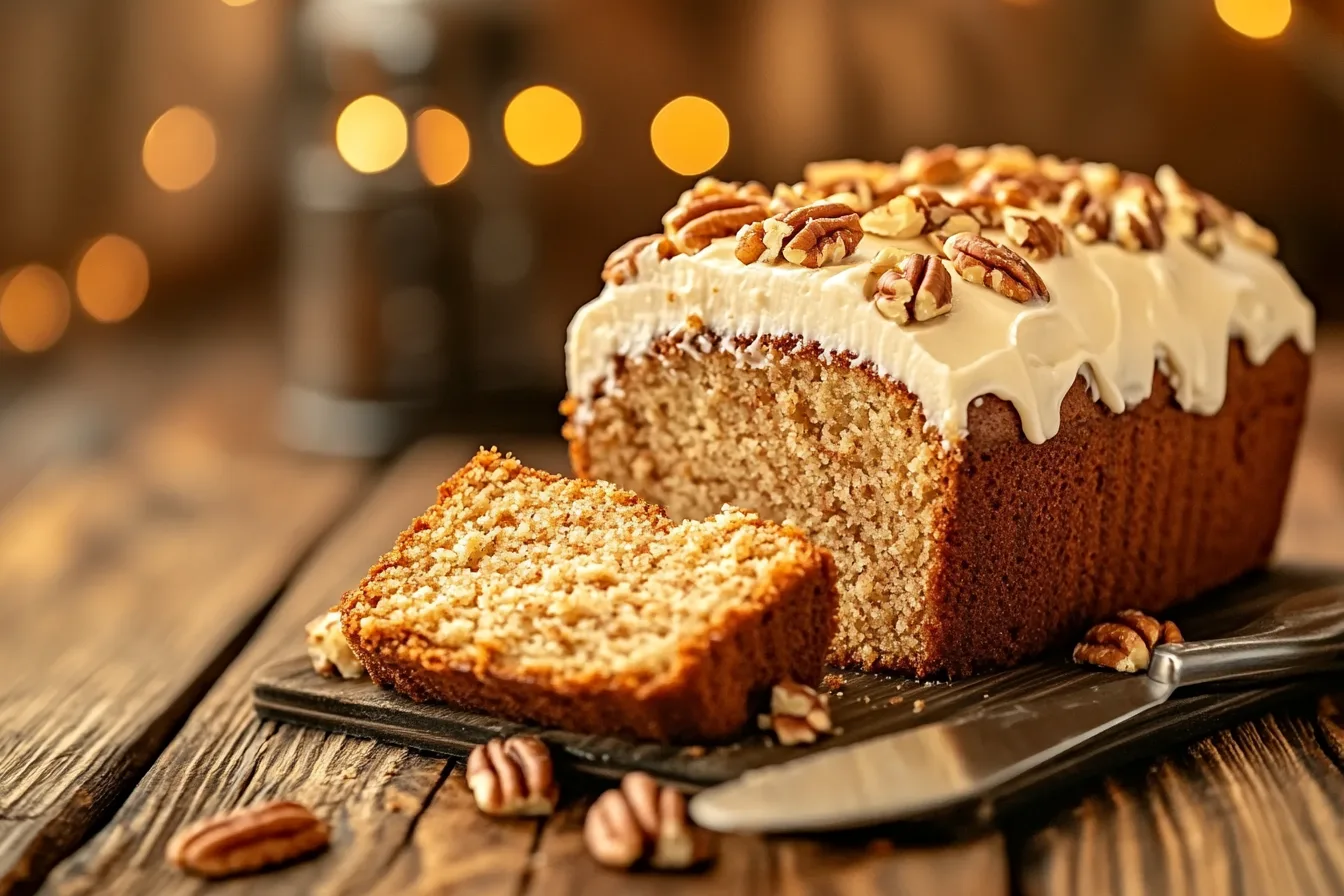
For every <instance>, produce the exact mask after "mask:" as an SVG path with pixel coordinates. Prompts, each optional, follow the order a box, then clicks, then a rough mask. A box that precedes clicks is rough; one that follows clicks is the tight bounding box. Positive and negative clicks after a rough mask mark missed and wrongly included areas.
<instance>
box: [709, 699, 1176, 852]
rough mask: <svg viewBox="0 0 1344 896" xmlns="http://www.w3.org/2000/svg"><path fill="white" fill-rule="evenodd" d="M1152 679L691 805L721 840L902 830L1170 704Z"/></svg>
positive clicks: (856, 749)
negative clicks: (908, 821)
mask: <svg viewBox="0 0 1344 896" xmlns="http://www.w3.org/2000/svg"><path fill="white" fill-rule="evenodd" d="M1175 689H1176V685H1175V683H1162V682H1158V681H1155V680H1153V679H1151V678H1149V677H1147V676H1142V675H1141V676H1134V677H1126V678H1123V679H1118V680H1116V681H1108V682H1103V683H1101V684H1097V685H1094V686H1093V687H1091V688H1088V689H1086V690H1085V691H1081V692H1080V691H1064V692H1059V693H1056V694H1051V695H1046V696H1043V697H1037V698H1032V699H1028V700H1024V701H1020V702H1017V703H1013V704H1009V705H1008V706H1005V707H998V708H995V709H993V710H985V711H981V712H977V713H975V714H973V715H970V716H966V717H963V718H958V719H956V720H953V721H946V722H935V723H933V724H930V725H923V726H920V727H918V728H913V729H910V730H908V731H901V732H898V733H896V734H889V735H885V736H883V737H879V738H875V739H873V740H869V741H864V742H863V743H859V744H855V745H853V746H846V747H836V748H834V749H831V750H827V751H825V752H823V753H818V754H815V755H812V756H808V757H804V758H802V759H796V760H794V761H792V762H786V763H783V764H781V765H774V766H768V767H766V768H761V769H756V770H754V771H749V772H747V773H746V774H744V775H742V777H740V778H738V779H737V780H735V781H730V782H728V783H726V784H721V785H719V786H717V787H713V788H710V789H709V790H705V791H703V792H702V793H700V794H697V795H696V796H695V797H694V798H692V800H691V804H690V812H691V817H692V818H693V819H694V820H695V822H696V824H699V825H700V826H702V827H705V828H709V829H710V830H715V831H724V832H728V831H753V832H760V833H782V832H786V831H804V830H806V831H823V830H836V829H841V828H849V827H858V826H861V825H865V824H876V823H879V822H889V821H899V820H901V819H904V818H910V817H915V816H919V815H924V814H926V813H929V812H934V811H937V810H938V809H943V808H948V807H950V806H953V805H956V804H958V803H961V802H964V801H967V800H974V799H976V798H979V797H981V796H984V795H985V794H987V793H989V792H990V791H991V790H993V789H994V788H995V787H998V786H999V785H1001V784H1004V783H1006V782H1008V781H1010V780H1012V779H1013V778H1015V777H1017V776H1018V775H1020V774H1022V773H1024V772H1026V771H1029V770H1030V769H1032V768H1035V767H1037V766H1039V765H1041V764H1043V763H1045V762H1048V761H1050V760H1051V759H1053V758H1054V757H1056V756H1058V755H1060V754H1062V753H1064V752H1066V751H1068V750H1069V749H1071V748H1073V747H1075V746H1077V745H1078V744H1080V743H1082V742H1083V741H1085V740H1087V739H1088V738H1090V737H1094V736H1096V735H1097V734H1099V733H1101V732H1103V731H1105V730H1107V729H1108V728H1112V727H1114V726H1116V725H1119V724H1121V723H1123V722H1125V721H1126V720H1128V719H1129V718H1131V717H1133V716H1135V715H1137V714H1138V713H1141V712H1143V711H1145V710H1148V709H1151V708H1152V707H1154V706H1157V705H1159V704H1161V703H1162V702H1164V701H1165V700H1166V699H1167V698H1168V697H1169V696H1171V694H1172V692H1173V691H1174V690H1175Z"/></svg>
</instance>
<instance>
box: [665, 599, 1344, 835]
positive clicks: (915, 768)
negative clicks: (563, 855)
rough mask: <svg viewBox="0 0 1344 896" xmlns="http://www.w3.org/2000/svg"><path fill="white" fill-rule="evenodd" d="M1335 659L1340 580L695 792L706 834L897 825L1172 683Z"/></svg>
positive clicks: (976, 788) (1044, 755)
mask: <svg viewBox="0 0 1344 896" xmlns="http://www.w3.org/2000/svg"><path fill="white" fill-rule="evenodd" d="M1341 659H1344V586H1341V585H1332V586H1329V587H1326V588H1320V589H1316V590H1312V591H1308V592H1305V593H1303V594H1299V595H1296V596H1294V597H1291V598H1289V599H1287V600H1285V601H1283V602H1282V603H1280V604H1278V605H1277V606H1276V607H1275V608H1274V609H1272V610H1270V611H1269V612H1268V613H1267V614H1266V615H1265V616H1263V617H1261V618H1259V619H1257V620H1256V621H1254V622H1252V623H1250V624H1249V625H1247V626H1245V627H1243V628H1241V629H1239V630H1238V631H1237V632H1235V633H1234V634H1233V635H1231V636H1229V637H1226V638H1219V639H1214V640H1208V641H1191V642H1186V643H1184V644H1164V645H1161V646H1159V647H1157V648H1156V649H1155V650H1154V651H1153V655H1152V659H1151V662H1150V664H1149V667H1148V674H1147V675H1127V676H1123V677H1122V676H1121V675H1120V674H1119V673H1117V674H1116V678H1115V680H1114V681H1107V682H1103V683H1101V684H1098V685H1095V686H1093V687H1091V688H1088V689H1086V690H1085V691H1081V692H1079V691H1076V690H1075V691H1069V692H1055V693H1052V694H1046V695H1043V696H1041V697H1038V698H1028V699H1026V700H1023V701H1018V702H1016V703H1014V704H1011V705H1009V706H1006V707H1000V708H995V709H987V710H983V711H980V712H978V713H975V714H973V715H970V716H967V717H963V718H957V719H955V720H949V721H945V722H937V723H934V724H929V725H923V726H921V727H918V728H914V729H911V730H908V731H902V732H899V733H896V734H889V735H885V736H883V737H879V738H874V739H873V740H869V741H864V742H863V743H859V744H854V745H852V746H846V747H836V748H834V749H832V750H827V751H825V752H822V753H814V754H812V755H810V756H807V757H804V758H801V759H796V760H794V761H792V762H786V763H783V764H780V765H775V766H769V767H767V768H762V769H757V770H754V771H750V772H747V773H746V774H744V775H743V776H742V777H740V778H738V779H737V780H735V781H730V782H728V783H725V784H721V785H719V786H717V787H713V788H711V789H709V790H705V791H703V792H701V793H700V794H697V795H696V796H695V797H694V798H693V799H692V800H691V804H690V812H691V817H692V818H693V819H694V820H695V822H696V823H697V824H699V825H701V826H703V827H706V828H710V829H712V830H716V831H756V832H783V831H821V830H834V829H841V828H849V827H857V826H861V825H866V824H878V823H883V822H892V821H900V820H902V819H906V818H912V817H918V816H922V815H927V814H930V813H934V812H936V811H938V810H939V809H947V808H950V807H953V806H956V805H958V804H962V803H964V802H966V801H973V800H977V799H980V798H983V797H986V796H988V795H989V794H990V793H991V792H992V791H993V790H994V788H996V787H999V786H1001V785H1003V784H1005V783H1007V782H1009V781H1011V780H1012V779H1013V778H1015V777H1017V776H1018V775H1021V774H1023V773H1024V772H1027V771H1029V770H1031V769H1033V768H1036V767H1037V766H1039V765H1041V764H1042V763H1045V762H1048V761H1049V760H1051V759H1053V758H1055V757H1056V756H1059V755H1061V754H1063V753H1065V752H1067V751H1069V750H1070V749H1072V748H1074V747H1076V746H1078V745H1079V744H1081V743H1082V742H1084V741H1086V740H1088V739H1089V738H1093V737H1097V736H1099V735H1102V734H1104V733H1105V732H1106V731H1107V730H1108V729H1111V728H1114V727H1115V726H1117V725H1120V724H1122V723H1123V722H1125V721H1126V720H1127V719H1130V718H1133V717H1134V716H1136V715H1138V714H1140V713H1142V712H1145V711H1146V710H1149V709H1151V708H1153V707H1155V706H1158V705H1159V704H1161V703H1163V702H1164V701H1166V699H1167V698H1168V697H1170V696H1171V695H1172V693H1173V692H1174V691H1175V690H1176V689H1177V688H1179V687H1181V686H1183V685H1194V684H1205V683H1209V682H1222V681H1241V680H1252V679H1253V680H1263V679H1271V678H1285V677H1290V676H1296V675H1303V674H1307V673H1310V672H1313V671H1321V670H1322V669H1324V668H1327V667H1329V666H1331V665H1335V664H1337V663H1338V662H1339V661H1340V660H1341Z"/></svg>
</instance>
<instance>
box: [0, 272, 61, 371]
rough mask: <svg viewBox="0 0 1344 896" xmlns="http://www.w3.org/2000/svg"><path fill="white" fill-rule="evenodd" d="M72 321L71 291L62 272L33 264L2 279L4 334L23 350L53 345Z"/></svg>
mask: <svg viewBox="0 0 1344 896" xmlns="http://www.w3.org/2000/svg"><path fill="white" fill-rule="evenodd" d="M69 323H70V291H69V290H67V289H66V288H65V281H64V280H62V279H61V275H60V274H58V273H56V272H55V271H53V270H52V269H51V268H49V267H46V266H45V265H40V264H30V265H25V266H24V267H21V268H19V269H18V270H16V271H13V272H12V273H10V274H7V275H6V276H5V277H4V278H3V279H0V333H3V334H4V336H5V338H6V339H8V340H9V343H10V344H11V345H13V346H14V347H15V348H17V349H18V350H19V351H21V352H40V351H42V350H43V349H48V348H51V346H53V345H55V344H56V340H58V339H60V338H61V334H62V333H64V332H65V328H66V327H67V326H68V325H69Z"/></svg>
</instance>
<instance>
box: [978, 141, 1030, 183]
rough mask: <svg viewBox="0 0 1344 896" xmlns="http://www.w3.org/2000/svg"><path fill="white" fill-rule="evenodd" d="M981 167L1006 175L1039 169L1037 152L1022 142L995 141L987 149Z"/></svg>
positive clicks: (1027, 172)
mask: <svg viewBox="0 0 1344 896" xmlns="http://www.w3.org/2000/svg"><path fill="white" fill-rule="evenodd" d="M981 167H982V168H988V169H990V170H991V171H994V172H996V173H998V174H1004V175H1021V174H1029V173H1032V172H1034V171H1036V169H1037V161H1036V153H1034V152H1032V151H1031V150H1030V149H1028V148H1027V147H1025V146H1022V145H1020V144H1014V143H995V144H994V145H993V146H991V147H990V148H989V149H988V150H986V151H985V161H984V164H983V165H982V166H981Z"/></svg>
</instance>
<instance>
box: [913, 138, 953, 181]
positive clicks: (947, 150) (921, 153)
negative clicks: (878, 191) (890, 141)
mask: <svg viewBox="0 0 1344 896" xmlns="http://www.w3.org/2000/svg"><path fill="white" fill-rule="evenodd" d="M900 171H901V176H902V177H905V178H906V179H907V180H911V181H914V182H915V183H921V184H955V183H957V182H959V181H960V180H961V164H960V163H959V162H958V161H957V148H956V147H955V146H953V145H952V144H950V143H944V144H943V145H942V146H935V147H934V148H933V149H924V148H923V147H921V146H915V147H911V148H910V149H908V150H906V153H905V156H904V157H903V158H902V159H901V168H900Z"/></svg>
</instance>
